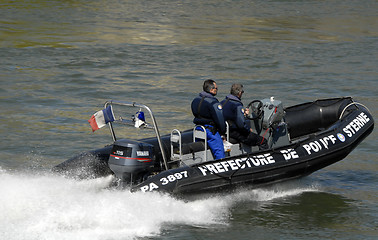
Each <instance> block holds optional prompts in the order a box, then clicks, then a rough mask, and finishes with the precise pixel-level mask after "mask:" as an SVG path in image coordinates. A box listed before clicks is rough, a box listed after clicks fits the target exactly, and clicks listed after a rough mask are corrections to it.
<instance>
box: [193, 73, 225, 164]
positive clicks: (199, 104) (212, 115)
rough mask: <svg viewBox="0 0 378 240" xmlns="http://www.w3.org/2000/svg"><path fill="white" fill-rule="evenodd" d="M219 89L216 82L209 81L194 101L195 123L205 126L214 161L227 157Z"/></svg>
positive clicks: (204, 84)
mask: <svg viewBox="0 0 378 240" xmlns="http://www.w3.org/2000/svg"><path fill="white" fill-rule="evenodd" d="M217 92H218V87H217V84H216V82H215V81H214V80H212V79H208V80H206V81H205V82H204V83H203V92H201V93H200V94H199V95H198V96H197V97H196V98H194V100H193V101H192V105H191V107H192V112H193V115H194V119H193V123H194V124H196V125H203V126H204V127H205V129H206V136H207V143H208V144H209V147H210V149H211V152H212V153H213V155H214V159H221V158H224V157H225V154H224V147H223V140H222V137H221V134H224V133H225V132H226V123H225V121H224V118H223V113H222V105H221V104H220V103H219V101H218V99H216V98H215V95H217Z"/></svg>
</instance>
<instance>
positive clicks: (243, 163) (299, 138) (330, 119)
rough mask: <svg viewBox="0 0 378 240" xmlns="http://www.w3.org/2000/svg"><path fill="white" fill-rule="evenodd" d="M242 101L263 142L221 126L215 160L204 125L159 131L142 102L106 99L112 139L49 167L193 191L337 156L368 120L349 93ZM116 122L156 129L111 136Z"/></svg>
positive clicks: (284, 175) (266, 178) (264, 180)
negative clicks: (298, 100) (255, 143)
mask: <svg viewBox="0 0 378 240" xmlns="http://www.w3.org/2000/svg"><path fill="white" fill-rule="evenodd" d="M116 108H118V109H123V108H131V112H132V113H134V115H133V116H132V118H131V119H130V117H129V116H131V115H129V116H127V117H126V118H125V116H122V115H121V114H119V113H122V114H123V113H125V111H124V110H120V111H119V113H116V111H115V110H116ZM248 108H249V109H250V114H249V115H248V118H249V119H250V124H251V127H252V129H254V130H255V131H256V133H258V134H260V135H261V136H263V137H264V138H265V139H266V140H267V141H268V145H269V148H268V149H265V150H259V149H258V148H257V147H251V146H248V145H245V144H243V143H238V142H236V141H235V140H234V139H230V138H229V137H228V128H227V132H226V136H225V146H224V148H225V152H226V157H225V158H224V159H219V160H216V161H215V160H214V158H213V155H212V153H211V151H210V150H209V148H208V146H207V141H206V140H207V139H206V134H205V129H204V128H203V127H201V126H195V127H194V128H193V129H189V130H185V131H179V130H178V129H174V130H172V132H171V133H170V134H167V135H163V136H160V133H159V129H158V126H157V124H156V120H155V117H154V114H153V112H152V111H151V109H150V108H149V107H147V106H145V105H143V104H139V103H135V102H117V101H108V102H106V103H105V109H108V110H110V111H108V113H110V115H111V117H109V116H106V112H105V110H104V111H103V114H105V117H104V116H102V117H103V118H105V119H107V121H106V124H107V125H108V126H109V128H110V133H111V136H112V138H113V143H111V144H110V145H107V146H105V147H103V148H100V149H97V150H92V151H88V152H84V153H81V154H79V155H78V156H75V157H73V158H71V159H69V160H67V161H65V162H63V163H61V164H59V165H57V166H55V167H54V168H53V170H54V171H56V172H60V173H64V174H68V175H71V176H72V175H73V176H75V177H79V178H88V177H102V176H107V175H110V174H113V175H115V177H116V178H115V179H117V186H120V187H123V188H124V187H126V188H127V189H130V190H131V191H132V192H134V191H142V192H151V191H160V192H168V193H173V194H192V193H206V192H214V191H222V190H225V189H234V188H237V187H240V186H246V185H249V186H252V187H258V186H261V185H265V184H271V183H276V182H280V181H284V180H289V179H294V178H299V177H303V176H306V175H309V174H311V173H312V172H314V171H317V170H319V169H321V168H324V167H326V166H328V165H330V164H333V163H335V162H337V161H340V160H342V159H343V158H345V157H346V156H347V155H348V154H349V153H350V152H351V151H352V150H353V149H354V148H355V147H357V146H358V144H359V143H360V142H361V141H362V140H363V139H365V138H366V137H367V136H368V135H369V134H370V133H371V132H372V131H373V128H374V120H373V117H372V115H371V113H370V112H369V110H368V108H367V107H365V106H364V105H363V104H361V103H358V102H355V101H354V100H353V99H352V98H351V97H340V98H330V99H320V100H316V101H313V102H306V103H303V104H299V105H295V106H290V107H286V108H284V107H283V105H282V102H281V101H279V100H276V99H274V98H273V97H271V98H267V99H263V100H254V101H252V102H251V103H250V104H248ZM136 110H138V111H137V113H136V114H135V111H136ZM144 112H146V113H148V114H146V115H147V118H148V120H149V121H150V122H149V121H146V117H145V116H144ZM127 114H128V113H127ZM100 117H101V116H100ZM109 119H110V120H109ZM103 125H104V124H103ZM115 125H126V126H127V125H131V126H133V127H137V128H138V129H139V130H138V131H142V130H141V129H151V130H152V131H153V132H154V134H155V135H156V136H155V137H147V138H142V139H139V140H131V139H127V138H123V139H117V138H116V135H115V128H114V126H115ZM117 134H118V133H117Z"/></svg>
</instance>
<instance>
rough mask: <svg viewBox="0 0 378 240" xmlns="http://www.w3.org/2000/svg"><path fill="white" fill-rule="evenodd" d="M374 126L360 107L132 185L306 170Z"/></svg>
mask: <svg viewBox="0 0 378 240" xmlns="http://www.w3.org/2000/svg"><path fill="white" fill-rule="evenodd" d="M373 128H374V120H373V118H372V116H371V115H370V113H369V112H368V111H367V110H366V109H365V108H360V109H358V110H355V111H353V112H351V113H350V114H349V115H348V116H346V117H344V118H343V119H341V120H340V121H338V122H336V123H335V124H334V125H332V126H331V127H330V128H328V129H327V130H325V131H322V132H319V133H317V134H313V135H310V136H307V137H306V138H304V139H302V140H298V141H296V142H294V143H293V144H291V145H288V146H284V147H280V148H277V149H270V150H267V151H260V152H257V153H253V154H244V155H241V156H237V157H229V158H224V159H221V160H217V161H211V162H206V163H202V164H197V165H194V166H190V167H189V166H186V167H181V168H177V169H171V170H167V171H163V172H161V173H159V174H157V175H155V176H153V177H150V178H148V179H147V180H146V181H144V182H143V183H141V184H139V185H136V186H134V187H133V188H132V189H131V190H132V191H143V192H151V191H161V192H168V193H175V194H187V193H190V194H192V193H201V192H209V191H219V190H222V189H225V188H234V187H237V186H242V185H252V186H253V187H258V186H261V185H265V184H268V183H275V182H279V181H284V180H288V179H293V178H298V177H302V176H306V175H309V174H311V173H312V172H314V171H317V170H319V169H322V168H324V167H326V166H328V165H331V164H333V163H335V162H338V161H340V160H342V159H344V158H345V157H346V156H347V155H348V154H349V153H350V152H351V151H352V150H353V149H354V148H355V147H356V146H357V145H358V144H359V143H360V142H361V141H362V140H363V139H365V138H366V137H367V136H368V135H369V134H370V133H371V132H372V131H373Z"/></svg>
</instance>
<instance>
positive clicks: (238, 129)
mask: <svg viewBox="0 0 378 240" xmlns="http://www.w3.org/2000/svg"><path fill="white" fill-rule="evenodd" d="M243 93H244V90H243V85H242V84H238V83H234V84H232V86H231V91H230V94H229V95H227V97H226V98H225V99H224V100H223V101H222V102H221V104H222V107H223V116H224V119H225V121H227V122H228V124H229V128H230V130H229V131H230V133H229V134H230V138H233V139H236V140H237V141H238V142H242V143H245V144H247V145H250V146H256V145H257V146H259V148H260V149H266V148H268V145H267V141H266V139H264V138H263V137H261V136H260V135H258V134H256V133H254V132H253V131H252V128H251V127H250V125H249V124H248V121H247V119H246V117H245V116H246V115H247V114H248V110H249V109H244V108H243V103H242V102H241V97H242V95H243Z"/></svg>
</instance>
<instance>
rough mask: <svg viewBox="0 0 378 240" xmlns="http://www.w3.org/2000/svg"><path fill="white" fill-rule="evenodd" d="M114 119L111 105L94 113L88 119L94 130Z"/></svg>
mask: <svg viewBox="0 0 378 240" xmlns="http://www.w3.org/2000/svg"><path fill="white" fill-rule="evenodd" d="M113 121H114V114H113V109H112V106H111V105H109V106H107V107H106V108H105V109H103V110H101V111H98V112H96V113H95V114H93V115H92V117H91V118H90V119H89V120H88V122H89V124H90V125H91V127H92V131H93V132H94V131H96V130H97V129H100V128H102V127H103V126H105V125H106V124H107V123H109V122H113Z"/></svg>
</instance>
